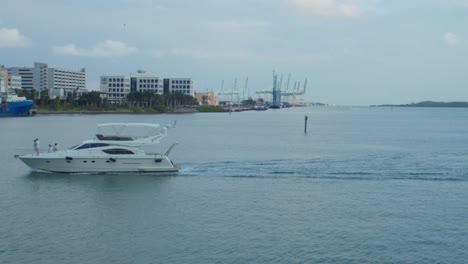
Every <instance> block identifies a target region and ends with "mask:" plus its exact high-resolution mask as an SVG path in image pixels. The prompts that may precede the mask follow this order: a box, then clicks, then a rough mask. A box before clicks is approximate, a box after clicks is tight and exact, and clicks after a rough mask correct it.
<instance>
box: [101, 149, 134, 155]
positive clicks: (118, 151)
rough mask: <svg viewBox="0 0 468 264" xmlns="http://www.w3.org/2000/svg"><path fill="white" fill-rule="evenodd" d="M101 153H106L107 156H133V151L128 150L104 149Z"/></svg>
mask: <svg viewBox="0 0 468 264" xmlns="http://www.w3.org/2000/svg"><path fill="white" fill-rule="evenodd" d="M102 151H103V152H105V153H107V154H114V155H115V154H117V155H122V154H127V155H128V154H135V153H133V151H130V150H128V149H117V148H115V149H104V150H102Z"/></svg>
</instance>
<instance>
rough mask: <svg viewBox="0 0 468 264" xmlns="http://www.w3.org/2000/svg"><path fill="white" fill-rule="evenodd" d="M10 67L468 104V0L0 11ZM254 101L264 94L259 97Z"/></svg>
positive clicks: (271, 1) (215, 2) (3, 51)
mask: <svg viewBox="0 0 468 264" xmlns="http://www.w3.org/2000/svg"><path fill="white" fill-rule="evenodd" d="M0 7H1V8H0V64H4V65H5V66H7V67H10V66H27V67H31V66H32V65H33V63H34V62H45V63H48V64H49V67H56V68H62V69H71V70H78V69H80V68H82V67H86V70H87V73H88V86H89V87H88V88H91V89H96V88H97V87H98V84H99V76H101V75H118V74H125V75H128V74H129V73H130V72H135V71H136V70H138V69H144V70H146V71H148V72H152V73H154V74H156V75H158V76H160V77H191V78H193V80H194V82H195V88H196V90H197V91H200V92H202V91H209V90H214V91H217V90H219V89H220V87H221V82H222V81H223V80H224V87H225V88H229V89H230V88H231V87H232V85H233V82H234V79H235V78H237V79H238V82H239V83H240V85H239V86H241V87H242V86H243V85H244V82H245V78H246V77H248V78H249V84H248V87H249V90H250V91H251V93H252V94H253V93H254V91H256V90H258V91H260V90H266V89H271V83H272V71H273V70H276V72H277V73H279V74H283V75H284V79H286V78H287V75H288V74H289V73H290V74H291V83H293V82H294V81H301V82H303V81H304V79H306V78H307V79H308V87H307V94H306V98H305V99H306V100H307V101H320V102H324V103H329V104H340V105H369V104H382V103H410V102H417V101H422V100H434V101H456V100H460V101H468V56H467V55H468V27H467V25H468V0H196V1H188V0H185V1H184V0H113V1H96V0H89V1H88V0H80V1H78V0H76V1H72V0H68V1H67V0H63V1H52V0H36V1H33V0H22V1H3V2H2V4H1V5H0ZM254 96H255V95H254Z"/></svg>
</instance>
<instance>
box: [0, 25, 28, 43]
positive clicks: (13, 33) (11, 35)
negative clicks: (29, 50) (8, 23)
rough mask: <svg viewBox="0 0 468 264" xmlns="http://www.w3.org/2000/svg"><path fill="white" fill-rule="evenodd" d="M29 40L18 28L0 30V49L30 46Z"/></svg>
mask: <svg viewBox="0 0 468 264" xmlns="http://www.w3.org/2000/svg"><path fill="white" fill-rule="evenodd" d="M28 42H29V41H28V38H26V37H25V36H24V35H23V34H21V33H20V32H19V31H18V29H16V28H0V48H17V47H25V46H27V45H28Z"/></svg>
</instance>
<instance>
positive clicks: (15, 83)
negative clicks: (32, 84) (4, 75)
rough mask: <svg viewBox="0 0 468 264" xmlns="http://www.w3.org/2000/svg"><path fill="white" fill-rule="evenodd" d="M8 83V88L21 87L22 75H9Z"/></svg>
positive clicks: (15, 88)
mask: <svg viewBox="0 0 468 264" xmlns="http://www.w3.org/2000/svg"><path fill="white" fill-rule="evenodd" d="M7 85H8V86H7V87H8V89H12V90H17V89H21V76H15V75H8V79H7Z"/></svg>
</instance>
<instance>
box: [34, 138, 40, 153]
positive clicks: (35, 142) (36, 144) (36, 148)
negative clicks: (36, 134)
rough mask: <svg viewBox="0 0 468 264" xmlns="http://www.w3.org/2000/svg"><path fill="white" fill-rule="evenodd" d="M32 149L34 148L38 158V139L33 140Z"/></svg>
mask: <svg viewBox="0 0 468 264" xmlns="http://www.w3.org/2000/svg"><path fill="white" fill-rule="evenodd" d="M33 147H34V151H35V152H36V154H37V155H38V156H39V148H40V143H39V139H38V138H36V139H35V140H34V144H33Z"/></svg>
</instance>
